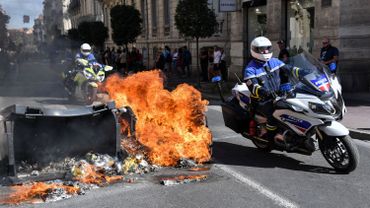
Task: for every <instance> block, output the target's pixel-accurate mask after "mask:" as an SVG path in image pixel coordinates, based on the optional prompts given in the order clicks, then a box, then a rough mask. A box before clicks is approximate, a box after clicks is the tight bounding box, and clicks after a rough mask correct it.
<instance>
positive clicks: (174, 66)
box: [172, 48, 178, 71]
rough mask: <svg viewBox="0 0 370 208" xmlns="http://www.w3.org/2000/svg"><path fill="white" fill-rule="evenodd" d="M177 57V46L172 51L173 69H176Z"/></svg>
mask: <svg viewBox="0 0 370 208" xmlns="http://www.w3.org/2000/svg"><path fill="white" fill-rule="evenodd" d="M177 58H178V52H177V48H175V50H174V51H173V53H172V69H174V70H175V71H177Z"/></svg>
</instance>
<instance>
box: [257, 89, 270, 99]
mask: <svg viewBox="0 0 370 208" xmlns="http://www.w3.org/2000/svg"><path fill="white" fill-rule="evenodd" d="M258 94H259V96H260V97H261V98H266V97H269V96H270V95H271V92H270V91H268V90H266V89H265V88H264V87H260V88H259V89H258Z"/></svg>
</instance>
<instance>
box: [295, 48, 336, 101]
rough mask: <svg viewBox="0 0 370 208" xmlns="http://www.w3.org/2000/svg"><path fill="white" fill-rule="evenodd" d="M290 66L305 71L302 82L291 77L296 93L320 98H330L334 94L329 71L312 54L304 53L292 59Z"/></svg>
mask: <svg viewBox="0 0 370 208" xmlns="http://www.w3.org/2000/svg"><path fill="white" fill-rule="evenodd" d="M288 65H290V66H292V67H293V66H294V67H298V68H300V69H301V70H303V73H301V74H303V75H302V76H303V77H301V79H300V80H298V79H296V78H294V77H291V81H292V82H293V83H294V84H295V91H296V92H300V93H308V94H313V95H316V96H319V97H322V96H325V95H326V96H330V95H331V94H332V93H333V90H332V88H331V84H330V79H329V76H328V75H329V74H330V71H329V69H328V68H327V66H326V65H324V64H322V63H320V62H319V60H318V59H316V58H315V57H313V56H312V55H311V54H310V53H308V52H306V51H303V52H302V53H299V54H297V55H295V56H293V57H290V58H289V63H288Z"/></svg>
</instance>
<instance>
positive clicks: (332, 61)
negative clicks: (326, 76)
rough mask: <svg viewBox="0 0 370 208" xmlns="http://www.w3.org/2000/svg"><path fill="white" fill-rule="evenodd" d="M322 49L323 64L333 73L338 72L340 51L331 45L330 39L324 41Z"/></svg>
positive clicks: (321, 58)
mask: <svg viewBox="0 0 370 208" xmlns="http://www.w3.org/2000/svg"><path fill="white" fill-rule="evenodd" d="M322 46H323V47H322V48H321V51H320V60H321V62H322V63H323V64H325V65H327V66H328V67H329V69H330V71H331V72H332V73H334V74H335V73H336V72H337V68H338V66H337V64H338V56H339V51H338V49H337V48H336V47H334V46H332V45H331V44H330V39H329V38H324V39H323V40H322Z"/></svg>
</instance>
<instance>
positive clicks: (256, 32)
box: [248, 6, 267, 43]
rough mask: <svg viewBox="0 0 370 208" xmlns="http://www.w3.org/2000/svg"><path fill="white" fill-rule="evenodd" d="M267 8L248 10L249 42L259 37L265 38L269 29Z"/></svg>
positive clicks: (260, 7)
mask: <svg viewBox="0 0 370 208" xmlns="http://www.w3.org/2000/svg"><path fill="white" fill-rule="evenodd" d="M266 24H267V15H266V6H258V7H250V8H248V42H249V43H250V42H252V40H253V39H254V38H255V37H257V36H265V35H266V32H267V29H266Z"/></svg>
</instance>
